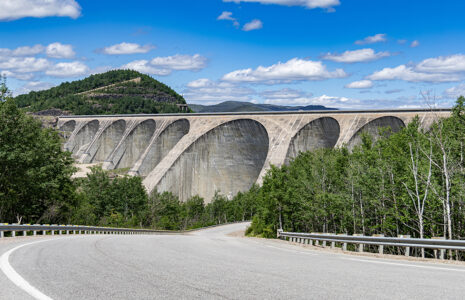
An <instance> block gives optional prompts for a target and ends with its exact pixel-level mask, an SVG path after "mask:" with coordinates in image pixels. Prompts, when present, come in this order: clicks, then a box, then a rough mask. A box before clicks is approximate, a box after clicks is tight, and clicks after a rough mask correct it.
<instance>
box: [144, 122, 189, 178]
mask: <svg viewBox="0 0 465 300" xmlns="http://www.w3.org/2000/svg"><path fill="white" fill-rule="evenodd" d="M189 130H190V122H189V121H188V120H187V119H179V120H176V121H174V122H172V123H171V124H169V125H167V126H166V128H165V129H163V130H162V131H161V133H160V134H159V135H158V136H156V137H155V140H154V141H153V142H152V143H151V144H150V145H149V146H148V147H149V148H148V149H147V153H146V155H145V157H144V158H143V161H142V164H141V165H140V168H139V169H138V170H137V171H138V174H139V175H140V176H142V177H145V176H147V175H148V174H149V173H150V172H151V171H152V170H153V169H155V167H156V166H157V165H158V164H159V163H160V162H161V160H162V159H163V158H164V157H165V156H166V155H167V154H168V153H169V152H170V151H171V149H173V147H174V146H175V145H176V144H177V143H178V142H179V140H181V139H182V138H183V137H184V136H185V135H186V134H188V133H189Z"/></svg>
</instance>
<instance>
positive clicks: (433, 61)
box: [416, 54, 465, 73]
mask: <svg viewBox="0 0 465 300" xmlns="http://www.w3.org/2000/svg"><path fill="white" fill-rule="evenodd" d="M416 70H418V71H420V72H428V73H456V72H464V71H465V55H463V54H456V55H451V56H439V57H437V58H428V59H425V60H423V61H422V62H420V63H419V64H418V65H417V66H416Z"/></svg>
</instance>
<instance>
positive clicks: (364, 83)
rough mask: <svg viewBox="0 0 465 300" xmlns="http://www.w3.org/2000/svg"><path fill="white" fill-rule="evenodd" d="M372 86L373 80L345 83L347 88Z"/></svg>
mask: <svg viewBox="0 0 465 300" xmlns="http://www.w3.org/2000/svg"><path fill="white" fill-rule="evenodd" d="M371 87H373V82H372V81H371V80H360V81H354V82H351V83H349V84H346V85H345V88H348V89H369V88H371Z"/></svg>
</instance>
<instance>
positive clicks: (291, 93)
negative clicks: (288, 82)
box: [260, 88, 313, 100]
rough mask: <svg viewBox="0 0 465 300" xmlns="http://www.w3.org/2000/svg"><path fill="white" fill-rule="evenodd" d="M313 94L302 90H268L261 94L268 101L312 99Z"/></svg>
mask: <svg viewBox="0 0 465 300" xmlns="http://www.w3.org/2000/svg"><path fill="white" fill-rule="evenodd" d="M312 95H313V94H312V93H306V92H303V91H300V90H295V89H290V88H283V89H280V90H267V91H263V92H262V93H260V96H262V97H263V98H265V99H267V100H272V99H296V98H302V97H311V96H312Z"/></svg>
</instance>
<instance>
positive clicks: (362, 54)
mask: <svg viewBox="0 0 465 300" xmlns="http://www.w3.org/2000/svg"><path fill="white" fill-rule="evenodd" d="M387 56H391V53H389V52H388V51H385V52H378V53H376V52H375V51H374V50H373V49H370V48H366V49H360V50H354V51H345V52H344V53H342V54H337V53H327V54H325V55H324V56H323V57H322V58H323V59H326V60H332V61H335V62H342V63H356V62H368V61H374V60H378V59H381V58H383V57H387Z"/></svg>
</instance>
